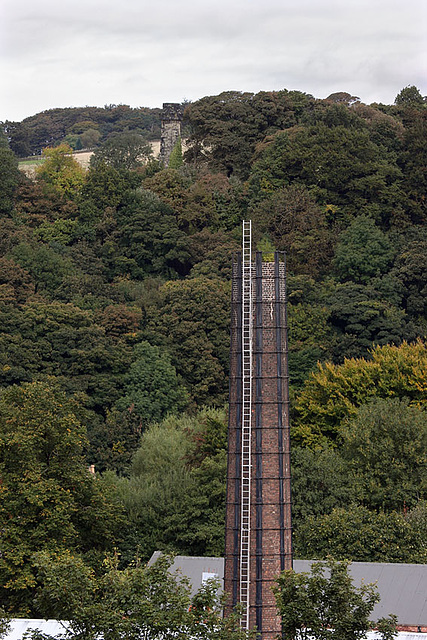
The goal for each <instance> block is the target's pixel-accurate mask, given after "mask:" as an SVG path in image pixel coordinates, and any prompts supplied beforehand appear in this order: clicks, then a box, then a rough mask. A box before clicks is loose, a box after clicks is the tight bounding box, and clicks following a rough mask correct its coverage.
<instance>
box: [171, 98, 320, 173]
mask: <svg viewBox="0 0 427 640" xmlns="http://www.w3.org/2000/svg"><path fill="white" fill-rule="evenodd" d="M311 100H312V98H311V96H307V95H306V94H302V93H300V92H297V91H295V92H292V91H291V92H288V91H286V90H283V91H278V92H274V91H271V92H267V91H261V92H259V93H257V94H252V93H248V92H245V93H241V92H238V91H224V92H223V93H221V94H219V95H218V96H207V97H205V98H202V99H201V100H198V101H197V102H194V103H192V104H190V105H188V106H187V108H186V110H185V113H184V115H185V117H186V119H187V120H188V121H189V123H190V125H191V128H192V134H191V136H190V140H189V146H190V148H189V150H188V151H187V153H186V157H187V158H188V159H193V160H194V159H196V160H199V161H200V160H205V161H207V162H208V163H209V165H210V166H211V167H213V168H216V169H220V170H221V171H223V172H225V173H226V174H227V175H228V176H230V175H231V174H233V175H236V176H238V177H241V178H243V179H245V178H247V177H248V174H249V168H250V163H251V160H252V156H253V153H254V150H255V145H256V143H257V142H259V141H261V140H262V139H263V138H264V136H265V135H267V134H268V133H270V132H271V131H275V130H278V129H284V128H286V127H289V126H292V125H293V124H295V122H296V120H297V118H298V114H299V113H300V111H301V110H302V109H303V108H304V107H305V106H307V105H308V104H310V103H311Z"/></svg>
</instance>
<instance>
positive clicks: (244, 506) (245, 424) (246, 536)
mask: <svg viewBox="0 0 427 640" xmlns="http://www.w3.org/2000/svg"><path fill="white" fill-rule="evenodd" d="M252 322H253V320H252V229H251V223H250V222H244V223H243V257H242V442H241V453H242V468H241V493H240V495H241V510H240V603H241V604H243V605H244V607H245V608H246V611H245V615H244V618H243V620H242V626H243V627H244V628H246V629H249V583H250V544H251V431H252V424H251V423H252Z"/></svg>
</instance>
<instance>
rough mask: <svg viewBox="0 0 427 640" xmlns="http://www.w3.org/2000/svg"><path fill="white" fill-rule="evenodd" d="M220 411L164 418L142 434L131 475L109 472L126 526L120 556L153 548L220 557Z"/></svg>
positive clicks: (144, 554)
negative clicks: (122, 506)
mask: <svg viewBox="0 0 427 640" xmlns="http://www.w3.org/2000/svg"><path fill="white" fill-rule="evenodd" d="M225 446H226V419H225V412H224V411H219V410H212V409H209V410H202V411H200V412H198V413H197V414H196V415H195V416H194V417H191V418H190V417H188V416H185V415H184V416H181V417H179V418H177V417H174V416H169V417H168V418H166V419H165V420H164V421H163V422H162V423H160V424H157V425H156V424H154V425H151V426H149V427H148V428H147V429H146V430H145V431H144V432H143V434H142V438H141V446H140V447H139V449H138V450H137V451H136V453H135V455H134V457H133V460H132V465H131V468H130V477H129V479H127V478H122V479H120V480H117V479H116V478H112V477H111V475H110V476H108V477H107V478H106V480H108V481H112V482H113V486H115V488H116V492H117V496H118V499H119V500H120V502H121V503H122V504H123V505H124V508H125V510H126V513H127V514H128V518H129V527H128V529H127V531H126V532H124V536H123V539H122V540H120V541H119V547H120V549H121V551H122V553H123V555H124V557H125V558H127V559H129V558H131V557H132V556H133V555H134V554H135V553H136V552H138V553H140V554H141V556H142V557H143V558H147V559H148V558H149V557H150V555H151V554H152V553H153V551H155V550H156V549H162V550H168V551H174V552H178V553H182V554H187V555H221V554H222V553H223V545H224V519H225V479H226V452H225Z"/></svg>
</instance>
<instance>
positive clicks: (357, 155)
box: [251, 107, 402, 224]
mask: <svg viewBox="0 0 427 640" xmlns="http://www.w3.org/2000/svg"><path fill="white" fill-rule="evenodd" d="M341 112H342V114H343V115H344V116H345V119H344V124H342V123H341V122H340V119H341V118H340V114H341ZM347 112H348V109H346V107H334V111H333V115H334V118H333V120H332V122H328V121H319V122H317V123H316V124H312V125H307V126H304V127H302V126H296V127H293V128H291V129H288V130H286V131H282V132H279V133H277V134H275V135H274V136H272V137H270V138H267V139H266V141H265V142H264V143H263V145H262V146H260V148H259V151H258V159H257V161H256V162H255V164H254V167H253V171H252V175H251V190H252V193H253V194H254V197H256V198H262V197H263V196H264V195H268V194H270V193H271V192H273V191H274V190H276V189H279V188H282V187H284V186H287V185H290V184H293V183H297V184H303V185H305V186H306V187H307V188H309V189H310V191H311V192H312V194H313V195H314V196H315V197H316V199H317V201H318V202H320V203H321V204H324V205H326V204H332V205H336V206H338V207H340V208H341V209H342V212H341V215H336V219H337V220H338V221H339V222H340V223H341V224H342V223H343V222H346V216H345V215H343V214H351V215H352V216H354V215H356V214H358V213H360V212H363V213H367V214H369V213H370V212H372V214H373V215H375V217H376V218H377V219H378V221H379V222H380V223H382V224H387V223H388V221H389V219H390V217H391V216H392V215H393V212H394V210H395V207H396V206H398V205H399V203H400V198H401V195H400V193H399V185H400V180H401V177H402V176H401V171H400V169H399V167H398V166H397V163H396V160H397V156H396V154H395V153H392V152H389V151H386V150H385V149H384V148H383V147H382V146H379V145H377V144H375V143H374V142H373V141H372V140H371V139H370V132H369V130H368V128H367V126H366V125H365V123H364V122H363V120H362V119H361V118H359V119H356V121H355V120H354V118H356V116H355V117H354V118H352V119H351V121H350V122H347V116H348V113H347ZM347 219H348V218H347Z"/></svg>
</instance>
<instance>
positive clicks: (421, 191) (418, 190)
mask: <svg viewBox="0 0 427 640" xmlns="http://www.w3.org/2000/svg"><path fill="white" fill-rule="evenodd" d="M404 121H405V136H404V145H403V149H402V151H401V153H400V154H399V165H400V167H401V169H402V172H403V176H404V179H403V184H402V190H403V193H404V194H405V208H406V210H407V214H409V215H407V217H406V224H407V222H408V218H409V222H412V223H413V224H421V225H425V223H426V220H427V203H426V198H425V193H426V190H427V170H426V167H427V145H426V141H427V108H426V106H424V107H423V108H421V109H414V108H409V109H405V110H404Z"/></svg>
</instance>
